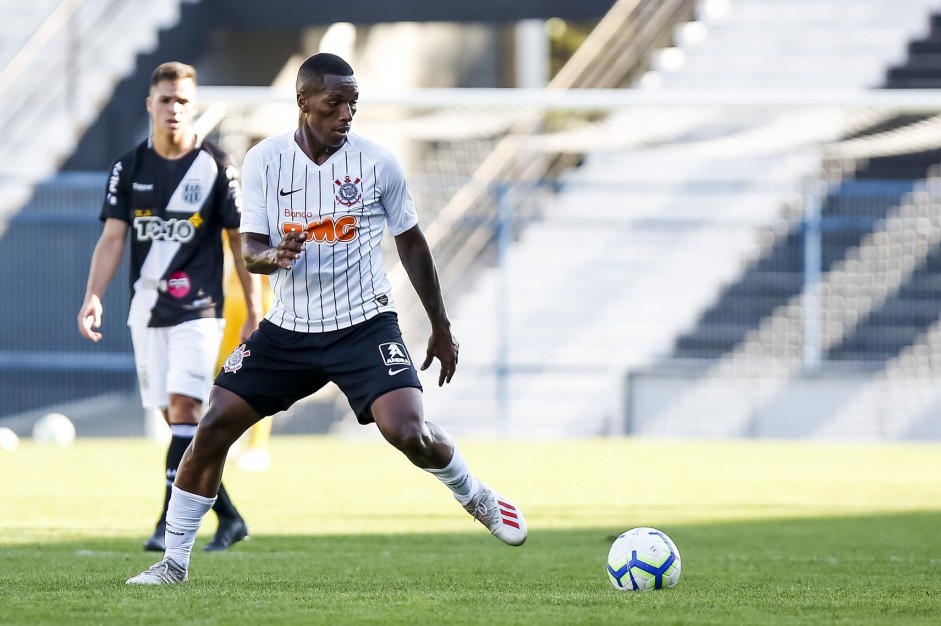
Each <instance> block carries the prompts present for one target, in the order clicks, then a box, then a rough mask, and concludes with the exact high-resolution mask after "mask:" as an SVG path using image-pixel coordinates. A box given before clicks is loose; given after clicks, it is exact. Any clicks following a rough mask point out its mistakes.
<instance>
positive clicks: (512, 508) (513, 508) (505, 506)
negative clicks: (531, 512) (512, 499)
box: [497, 500, 516, 511]
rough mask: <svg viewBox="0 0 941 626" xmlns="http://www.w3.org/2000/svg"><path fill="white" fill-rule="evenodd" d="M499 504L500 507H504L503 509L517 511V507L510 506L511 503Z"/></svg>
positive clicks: (498, 501) (498, 502)
mask: <svg viewBox="0 0 941 626" xmlns="http://www.w3.org/2000/svg"><path fill="white" fill-rule="evenodd" d="M497 504H499V505H500V506H502V507H503V508H505V509H510V510H511V511H515V510H516V507H515V506H513V505H512V504H510V503H509V502H504V501H503V500H497Z"/></svg>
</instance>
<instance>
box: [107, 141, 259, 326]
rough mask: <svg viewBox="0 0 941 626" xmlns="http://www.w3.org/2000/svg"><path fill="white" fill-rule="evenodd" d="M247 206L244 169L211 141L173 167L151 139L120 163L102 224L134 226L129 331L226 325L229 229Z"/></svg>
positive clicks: (199, 144) (111, 181)
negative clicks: (214, 320)
mask: <svg viewBox="0 0 941 626" xmlns="http://www.w3.org/2000/svg"><path fill="white" fill-rule="evenodd" d="M240 205H241V197H240V190H239V185H238V168H236V166H235V164H234V162H233V161H232V160H231V159H230V158H229V157H228V156H227V155H226V154H225V153H224V152H222V150H220V149H219V148H218V147H217V146H215V145H213V144H212V143H210V142H208V141H200V140H197V144H196V147H195V148H194V149H193V150H192V151H190V152H189V153H188V154H187V155H186V156H184V157H183V158H181V159H176V160H170V159H164V158H163V157H161V156H160V155H159V154H157V153H156V151H154V149H153V147H152V145H151V141H150V139H148V140H146V141H143V142H141V144H140V145H138V146H137V147H136V148H134V149H133V150H131V151H130V152H128V153H127V154H125V155H123V156H122V157H121V158H119V159H118V160H117V161H115V162H114V164H113V165H112V166H111V176H110V178H109V180H108V187H107V192H106V194H105V200H104V203H103V204H102V208H101V216H100V217H101V220H102V221H104V220H106V219H108V218H114V219H119V220H122V221H124V222H127V224H128V225H129V226H130V228H129V230H130V240H131V271H130V280H131V304H130V310H129V313H128V320H127V323H128V326H175V325H176V324H179V323H181V322H185V321H188V320H192V319H198V318H202V317H222V305H223V287H222V278H223V276H222V274H223V250H222V229H229V228H238V226H239V209H240Z"/></svg>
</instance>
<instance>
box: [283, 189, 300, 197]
mask: <svg viewBox="0 0 941 626" xmlns="http://www.w3.org/2000/svg"><path fill="white" fill-rule="evenodd" d="M298 191H301V190H300V189H292V190H291V191H285V190H283V189H279V190H278V194H279V195H282V196H289V195H291V194H292V193H297V192H298Z"/></svg>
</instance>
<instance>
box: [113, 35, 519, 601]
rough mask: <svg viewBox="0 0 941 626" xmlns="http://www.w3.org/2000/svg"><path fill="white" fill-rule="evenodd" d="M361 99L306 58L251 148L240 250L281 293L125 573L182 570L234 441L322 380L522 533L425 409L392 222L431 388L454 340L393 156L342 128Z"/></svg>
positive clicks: (154, 577)
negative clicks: (151, 548) (435, 366)
mask: <svg viewBox="0 0 941 626" xmlns="http://www.w3.org/2000/svg"><path fill="white" fill-rule="evenodd" d="M358 97H359V91H358V88H357V84H356V79H355V78H354V77H353V70H352V68H351V67H350V66H349V65H348V64H347V63H346V62H345V61H344V60H343V59H341V58H339V57H337V56H335V55H331V54H325V53H320V54H316V55H314V56H312V57H310V58H308V59H307V60H306V61H304V63H303V64H302V65H301V67H300V70H299V71H298V76H297V106H298V108H299V110H300V124H299V127H298V129H297V130H296V131H294V132H292V133H287V134H284V135H278V136H274V137H270V138H268V139H266V140H264V141H262V142H261V143H259V144H258V145H257V146H255V147H253V148H252V149H251V150H250V151H249V152H248V154H247V155H246V157H245V163H244V166H243V174H244V180H243V196H244V206H243V210H242V225H241V227H240V230H241V232H242V238H243V239H242V241H243V249H244V252H245V260H246V265H247V267H248V269H249V270H250V271H252V272H258V273H262V274H268V275H270V278H271V283H272V287H273V291H274V298H275V301H274V305H273V307H272V308H271V310H270V311H269V313H268V314H267V315H266V316H265V320H263V321H262V322H261V324H260V325H259V327H258V330H257V331H256V332H255V333H254V334H253V335H252V336H251V338H250V339H249V340H248V341H246V342H245V343H244V344H242V345H240V346H238V347H237V348H236V349H235V350H234V351H233V352H232V354H231V355H230V356H229V357H228V359H227V360H226V362H225V364H224V365H223V368H222V371H221V372H220V373H219V375H218V376H217V377H216V381H215V386H214V387H213V390H212V400H211V402H210V406H209V411H208V412H207V414H206V416H205V417H204V418H203V419H202V421H201V422H200V423H199V427H198V429H197V432H196V437H195V439H193V443H192V444H191V445H190V447H189V449H188V450H187V451H186V453H185V454H184V456H183V461H182V463H181V464H180V470H179V472H177V475H176V481H175V483H174V485H173V495H172V497H171V499H170V510H169V514H168V515H167V550H166V552H165V554H164V558H163V559H162V560H161V561H160V562H158V563H155V564H154V565H153V566H151V567H150V568H148V569H147V570H145V571H144V572H142V573H140V574H138V575H137V576H134V577H132V578H130V579H129V580H128V581H127V583H128V584H130V585H161V584H173V583H179V582H184V581H186V580H187V578H188V569H189V561H190V552H191V550H192V546H193V542H194V538H195V536H196V531H197V529H198V528H199V525H200V523H201V520H202V518H203V516H204V515H205V514H206V512H207V511H208V510H209V508H210V507H211V506H212V504H213V502H214V500H215V497H216V492H217V489H218V487H219V482H220V479H221V476H222V468H223V464H224V462H225V458H226V453H227V452H228V449H229V446H231V445H232V444H233V443H234V442H235V441H236V440H237V439H238V438H239V436H241V434H242V433H243V432H244V431H245V430H246V429H247V428H249V427H250V426H251V425H252V424H254V423H255V422H257V421H258V420H259V419H261V418H262V417H263V416H265V415H270V414H273V413H276V412H278V411H281V410H284V409H287V408H288V407H289V406H291V405H292V404H293V403H294V402H296V401H297V400H299V399H301V398H304V397H306V396H309V395H310V394H312V393H314V392H315V391H317V390H318V389H320V388H321V387H323V386H324V385H326V384H327V383H328V382H334V383H336V384H337V385H338V386H339V387H340V389H341V390H342V391H343V393H344V394H345V395H346V397H347V399H348V400H349V403H350V406H351V407H352V409H353V412H354V413H355V415H356V417H357V418H358V420H359V421H360V423H362V424H368V423H372V422H375V424H376V426H377V427H378V429H379V432H380V433H381V434H382V436H383V437H384V438H385V439H386V440H387V441H388V442H389V443H391V444H392V445H393V446H395V447H396V448H398V449H399V450H400V451H401V452H402V453H404V454H405V456H406V457H407V458H408V459H409V460H410V461H411V462H412V463H413V464H414V465H416V466H418V467H420V468H422V469H424V470H426V471H428V472H430V473H431V474H433V475H435V476H436V477H437V478H438V479H439V480H440V481H441V482H442V483H444V484H445V485H446V486H447V487H448V488H450V489H451V491H452V492H453V494H454V497H455V498H456V499H457V500H458V502H460V503H461V504H462V505H463V506H464V508H465V509H466V510H467V511H468V512H469V513H470V514H471V515H473V516H474V518H476V519H477V520H479V521H480V522H481V523H483V524H484V525H485V526H486V527H487V528H488V529H489V530H490V532H491V533H493V534H494V535H495V536H496V537H497V538H498V539H500V540H501V541H503V542H505V543H507V544H509V545H513V546H518V545H520V544H522V543H523V542H524V541H525V540H526V533H527V528H526V522H525V520H524V518H523V515H522V514H521V513H520V512H519V510H518V509H517V508H516V507H515V506H514V505H513V504H512V503H511V502H510V501H509V500H507V499H506V498H504V497H502V496H500V495H499V494H497V493H496V492H494V491H492V490H491V489H489V488H488V487H487V486H486V485H484V484H483V483H482V482H480V481H479V480H478V479H477V478H476V477H475V476H474V475H473V474H471V472H470V470H469V469H468V466H467V462H466V461H465V460H464V457H463V456H462V455H461V453H460V451H459V450H458V448H457V446H455V445H454V442H453V441H452V439H451V437H450V435H448V433H447V432H445V430H444V429H443V428H441V427H440V426H437V425H435V424H433V423H431V422H426V421H425V419H424V417H423V409H422V397H421V384H420V382H419V380H418V374H417V372H416V370H415V364H414V362H413V361H412V358H411V356H410V355H409V352H408V350H407V349H406V347H405V345H404V343H403V342H402V335H401V332H400V330H399V326H398V319H397V317H396V314H395V312H394V305H393V302H392V294H391V286H390V283H389V280H388V278H387V277H386V275H385V273H384V272H383V269H382V259H381V252H380V247H379V244H380V241H381V239H382V233H383V230H384V229H385V228H386V227H388V228H389V230H390V231H391V233H392V235H393V236H394V237H395V245H396V249H397V251H398V254H399V257H400V258H401V260H402V263H403V265H404V267H405V270H406V272H407V273H408V276H409V278H410V280H411V283H412V286H413V287H414V288H415V290H416V292H417V293H418V295H419V297H420V299H421V301H422V303H423V304H424V307H425V311H426V312H427V314H428V317H429V320H430V321H431V337H430V339H429V340H428V348H427V351H426V353H425V358H424V361H423V362H422V364H421V369H423V370H424V369H427V368H428V367H429V366H430V365H431V363H432V362H433V360H434V359H435V358H437V359H438V360H439V361H440V363H441V371H440V374H439V376H438V385H439V386H440V385H443V384H444V383H446V382H450V381H451V378H452V377H453V376H454V371H455V368H456V366H457V360H458V343H457V340H456V339H455V338H454V336H453V335H452V334H451V326H450V322H449V321H448V316H447V312H446V311H445V306H444V301H443V299H442V296H441V288H440V285H439V283H438V276H437V271H436V269H435V264H434V260H433V258H432V255H431V250H430V249H429V246H428V243H427V241H426V240H425V236H424V234H423V232H422V230H421V228H420V227H419V225H418V215H417V213H416V210H415V205H414V203H413V201H412V198H411V195H410V194H409V191H408V187H407V185H406V183H405V177H404V174H403V171H402V167H401V165H400V164H399V162H398V160H397V159H396V158H395V157H394V156H393V155H392V154H391V153H390V152H389V151H388V150H386V149H384V148H382V147H381V146H379V145H377V144H375V143H373V142H371V141H368V140H366V139H364V138H363V137H360V136H359V135H356V134H354V133H352V132H351V122H352V120H353V116H354V114H355V113H356V104H357V99H358Z"/></svg>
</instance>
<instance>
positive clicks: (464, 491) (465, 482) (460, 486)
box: [425, 444, 480, 505]
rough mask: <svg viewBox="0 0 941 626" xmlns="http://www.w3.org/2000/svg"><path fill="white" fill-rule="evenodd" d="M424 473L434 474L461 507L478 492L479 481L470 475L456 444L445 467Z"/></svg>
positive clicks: (427, 469) (427, 470)
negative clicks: (451, 492)
mask: <svg viewBox="0 0 941 626" xmlns="http://www.w3.org/2000/svg"><path fill="white" fill-rule="evenodd" d="M425 471H426V472H430V473H432V474H434V475H435V478H437V479H438V480H440V481H441V482H443V483H444V484H445V485H447V487H448V489H450V490H451V491H453V492H454V497H455V498H457V501H458V502H460V503H461V504H462V505H463V504H467V503H468V502H470V501H471V500H472V499H473V498H474V496H476V495H477V492H478V491H480V481H479V480H477V479H476V478H474V475H473V474H471V473H470V469H468V467H467V461H465V460H464V456H463V455H462V454H461V451H460V450H458V449H457V444H455V445H454V448H453V450H452V452H451V462H450V463H448V464H447V466H446V467H443V468H442V469H432V468H426V469H425Z"/></svg>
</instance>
